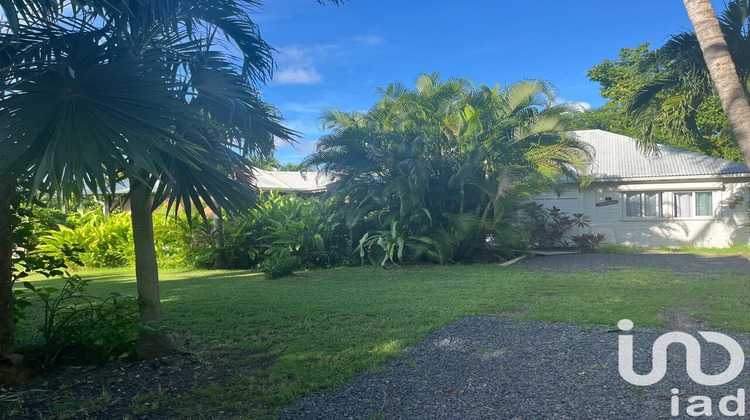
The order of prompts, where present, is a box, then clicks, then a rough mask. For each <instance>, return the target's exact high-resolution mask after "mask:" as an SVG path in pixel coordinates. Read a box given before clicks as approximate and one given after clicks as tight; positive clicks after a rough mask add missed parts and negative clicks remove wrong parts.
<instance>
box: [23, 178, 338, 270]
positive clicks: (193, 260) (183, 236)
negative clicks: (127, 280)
mask: <svg viewBox="0 0 750 420" xmlns="http://www.w3.org/2000/svg"><path fill="white" fill-rule="evenodd" d="M336 208H337V202H336V200H319V199H317V198H308V197H298V196H296V195H288V194H287V195H284V194H279V193H278V192H276V191H271V192H268V193H260V196H259V199H258V202H257V204H256V205H255V206H254V207H252V208H250V209H248V210H247V211H245V212H243V213H241V214H238V215H232V216H230V217H227V216H225V218H224V220H223V224H222V225H223V226H222V227H223V246H217V241H216V237H217V235H219V232H217V231H216V228H215V227H214V222H213V220H212V219H203V218H202V217H200V216H199V215H198V214H197V213H195V212H193V213H192V214H191V216H190V217H191V219H190V220H188V218H187V217H188V216H187V215H186V214H185V212H178V213H177V214H176V215H175V214H174V213H171V214H168V213H167V212H166V211H165V210H159V211H157V212H156V214H155V218H154V236H155V240H156V251H157V258H158V260H159V264H160V265H161V266H163V267H197V268H215V267H217V266H218V265H219V264H221V265H222V267H223V268H235V269H248V268H254V267H256V266H258V264H260V263H261V262H262V261H263V260H265V259H267V258H270V257H271V256H273V255H275V254H278V253H283V252H286V253H287V254H289V255H291V256H293V257H294V258H296V259H297V260H298V261H299V263H298V265H300V266H303V267H332V266H336V265H340V264H342V263H344V262H347V261H348V260H351V258H350V257H349V254H350V253H351V249H352V247H351V243H352V241H351V237H350V236H349V235H348V230H347V228H346V227H345V225H344V224H343V223H341V222H340V221H339V219H340V218H341V217H342V216H341V214H340V213H338V212H337V211H336ZM37 236H38V239H37V240H38V241H39V243H40V245H39V253H40V254H41V255H46V256H49V257H53V258H56V259H60V260H65V261H66V262H67V263H68V264H73V265H84V266H87V267H122V266H128V265H132V264H133V263H134V256H133V235H132V227H131V223H130V218H129V217H128V215H127V214H126V213H111V214H108V215H105V214H104V213H103V212H102V211H101V210H100V209H93V210H88V211H80V212H76V213H72V214H70V215H68V217H67V219H66V220H65V221H64V222H62V223H61V224H59V225H55V226H53V227H49V228H47V229H46V230H41V231H39V233H38V234H37ZM295 268H296V267H295Z"/></svg>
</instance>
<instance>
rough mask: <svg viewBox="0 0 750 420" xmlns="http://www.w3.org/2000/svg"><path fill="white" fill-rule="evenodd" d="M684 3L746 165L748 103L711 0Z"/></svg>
mask: <svg viewBox="0 0 750 420" xmlns="http://www.w3.org/2000/svg"><path fill="white" fill-rule="evenodd" d="M684 3H685V10H687V12H688V16H689V17H690V21H691V22H692V24H693V28H694V29H695V35H696V38H697V39H698V43H699V44H700V47H701V51H702V52H703V58H704V59H705V61H706V66H707V67H708V72H709V74H710V75H711V80H713V83H714V87H715V88H716V93H717V94H718V96H719V99H720V100H721V106H722V108H723V109H724V113H725V114H726V116H727V119H728V120H729V124H730V126H731V127H732V131H733V132H734V136H735V138H736V140H737V145H738V146H739V147H740V150H742V155H743V156H744V157H745V162H747V163H748V164H749V165H750V103H748V100H747V95H746V93H745V88H744V87H743V86H742V84H741V83H740V79H739V77H738V76H737V69H736V67H735V65H734V61H733V60H732V55H731V54H730V51H729V46H728V45H727V40H726V39H725V38H724V33H723V32H722V29H721V25H719V20H718V18H717V17H716V13H715V12H714V8H713V5H712V4H711V0H684Z"/></svg>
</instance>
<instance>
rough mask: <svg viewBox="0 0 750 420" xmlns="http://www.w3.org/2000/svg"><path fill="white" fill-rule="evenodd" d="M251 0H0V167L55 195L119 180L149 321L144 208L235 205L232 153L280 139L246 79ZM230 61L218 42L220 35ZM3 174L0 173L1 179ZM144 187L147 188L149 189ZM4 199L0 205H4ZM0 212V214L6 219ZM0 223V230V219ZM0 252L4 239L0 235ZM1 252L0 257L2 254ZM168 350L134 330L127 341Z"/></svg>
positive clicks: (236, 173)
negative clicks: (126, 189) (134, 337)
mask: <svg viewBox="0 0 750 420" xmlns="http://www.w3.org/2000/svg"><path fill="white" fill-rule="evenodd" d="M255 5H256V3H255V2H254V1H229V0H218V1H211V2H208V1H199V0H196V1H179V2H177V1H170V0H163V1H156V2H153V1H151V2H146V1H143V2H124V1H114V2H113V1H102V2H100V1H90V2H76V7H72V8H71V7H66V6H68V5H67V4H66V3H65V2H59V3H58V2H54V1H48V2H24V1H17V2H6V3H3V6H4V7H5V12H6V15H7V16H9V17H10V18H9V20H8V22H7V25H5V26H4V28H3V30H2V34H1V35H0V36H1V37H2V38H0V39H2V42H3V47H2V52H3V54H2V55H0V65H1V67H0V75H2V77H1V78H0V80H2V82H3V83H4V86H3V89H0V92H3V93H4V95H5V97H4V98H3V99H2V101H1V102H0V108H2V114H0V177H1V178H2V179H3V180H4V182H3V185H8V186H9V188H6V190H5V191H0V192H4V193H6V196H3V197H0V203H1V204H3V205H5V202H6V201H7V200H6V197H7V194H9V193H10V192H12V191H13V190H14V188H13V187H12V186H13V185H14V184H15V182H16V180H17V179H20V178H22V177H27V176H30V177H32V178H33V180H34V182H35V185H36V186H40V185H42V184H44V185H47V186H49V187H51V188H52V189H53V190H55V191H57V192H58V193H60V194H61V195H62V196H63V197H65V198H74V197H76V196H79V195H80V193H81V191H82V190H83V187H84V186H86V187H88V188H89V189H90V190H92V191H107V190H109V189H112V188H113V187H114V184H115V183H116V182H117V180H118V179H120V178H121V177H122V176H123V175H124V176H125V177H127V178H129V179H130V182H131V194H130V200H131V208H132V217H133V230H134V232H133V233H134V241H135V246H136V275H137V280H138V292H139V297H140V298H141V299H143V300H144V301H145V302H146V303H147V305H146V306H145V309H144V310H143V311H142V313H141V318H142V320H143V321H145V322H150V323H157V324H158V323H160V322H161V312H160V302H159V294H158V271H157V268H156V258H155V252H154V247H153V227H152V223H151V210H152V209H153V208H154V207H155V206H157V205H158V204H159V203H161V202H163V201H165V200H167V202H168V204H169V205H170V206H174V207H175V208H176V207H179V206H180V205H183V204H184V205H185V208H186V209H187V210H188V211H189V209H190V208H191V206H190V205H191V204H192V205H193V206H194V207H195V208H197V209H198V210H199V211H202V209H203V205H204V204H206V205H208V206H209V207H213V208H218V207H222V208H225V209H229V210H230V211H231V210H236V209H240V208H242V207H243V206H245V205H246V204H247V203H249V200H250V199H251V198H252V196H253V191H252V190H251V188H250V187H249V186H248V184H246V183H243V182H240V181H241V180H245V179H247V178H248V177H250V176H251V173H250V171H249V166H248V164H247V163H248V162H247V160H246V159H244V157H246V156H248V155H250V154H252V153H267V152H268V151H269V150H272V148H273V137H274V136H277V137H280V138H283V139H289V138H290V136H291V134H292V133H291V132H290V131H289V130H287V129H285V128H284V127H282V126H281V125H280V124H279V119H278V117H277V116H276V115H275V113H274V112H273V110H272V109H271V108H270V107H268V106H267V105H266V104H264V103H263V102H262V101H260V99H258V94H257V92H256V91H255V89H254V86H255V84H256V83H257V82H259V81H264V80H265V79H266V78H267V77H268V75H269V74H270V70H271V66H272V61H271V49H270V47H269V46H268V45H267V44H266V43H265V42H263V40H262V39H261V38H260V36H259V33H258V30H257V27H256V26H255V24H254V23H253V22H252V20H251V19H250V17H249V15H248V14H247V12H246V11H245V10H246V9H247V8H248V7H253V6H255ZM222 39H228V40H230V41H231V45H234V46H236V47H237V48H236V51H237V53H238V54H239V56H240V60H239V63H240V64H238V65H234V64H233V63H234V62H235V60H234V59H233V58H232V57H231V56H229V55H228V53H227V52H226V51H229V50H230V47H231V45H224V44H222V43H219V42H218V40H222ZM6 181H7V182H6ZM152 192H155V195H154V196H153V197H152ZM5 209H6V208H5V207H3V209H2V210H0V217H9V215H8V212H6V211H5ZM9 224H10V222H9V220H8V219H7V218H6V219H2V220H0V226H6V225H9ZM0 233H3V232H0ZM0 245H2V246H3V248H2V249H0V264H2V263H7V262H8V260H9V259H10V255H11V249H10V248H9V246H12V244H10V242H9V241H5V240H4V239H2V238H0ZM7 266H8V265H6V264H2V267H7ZM0 274H3V277H2V278H0V284H1V285H2V288H1V289H0V311H2V313H0V324H1V325H0V349H1V350H2V354H4V355H6V354H10V353H12V352H13V350H14V349H13V329H12V328H13V325H12V321H6V320H11V319H12V317H10V316H8V314H9V313H10V312H8V311H9V310H12V294H11V288H12V284H10V278H9V277H8V276H7V274H8V273H6V272H0ZM169 350H170V344H169V342H168V340H166V339H165V337H164V335H163V334H149V333H145V334H143V335H142V336H141V337H140V339H139V354H140V355H142V356H157V355H160V354H163V353H165V352H167V351H169Z"/></svg>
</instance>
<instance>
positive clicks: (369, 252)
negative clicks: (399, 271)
mask: <svg viewBox="0 0 750 420" xmlns="http://www.w3.org/2000/svg"><path fill="white" fill-rule="evenodd" d="M436 245H437V244H436V242H435V241H434V240H432V239H431V238H429V237H427V236H410V235H408V234H406V233H405V232H403V231H402V228H401V227H400V226H399V223H398V221H396V220H391V225H390V229H388V230H380V231H375V232H372V233H369V232H368V233H365V234H364V236H362V238H361V239H360V240H359V245H358V246H357V249H356V251H358V252H359V257H360V259H361V260H362V263H363V264H364V261H365V255H366V256H367V258H369V259H370V262H371V263H372V264H373V265H375V264H378V260H380V261H379V263H380V266H381V267H385V266H386V264H387V263H388V262H390V263H391V264H393V265H395V266H398V265H399V264H400V263H401V262H402V261H403V260H404V255H405V252H406V251H407V250H408V251H410V252H411V253H412V254H414V256H416V257H419V256H425V257H427V258H429V259H432V260H440V258H441V255H440V254H439V253H438V252H437V249H436ZM378 251H379V254H380V255H378ZM441 262H442V261H441Z"/></svg>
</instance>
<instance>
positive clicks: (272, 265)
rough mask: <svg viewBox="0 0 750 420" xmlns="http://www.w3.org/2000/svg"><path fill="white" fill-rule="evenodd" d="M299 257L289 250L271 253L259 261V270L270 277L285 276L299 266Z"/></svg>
mask: <svg viewBox="0 0 750 420" xmlns="http://www.w3.org/2000/svg"><path fill="white" fill-rule="evenodd" d="M299 266H300V263H299V258H298V257H296V256H294V255H292V254H291V253H289V252H279V253H276V254H273V255H271V256H269V257H267V258H266V259H264V260H263V262H262V263H260V270H261V271H262V272H264V273H266V275H267V276H268V277H270V278H272V279H277V278H280V277H285V276H289V275H291V274H293V272H294V270H295V269H297V268H299Z"/></svg>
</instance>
